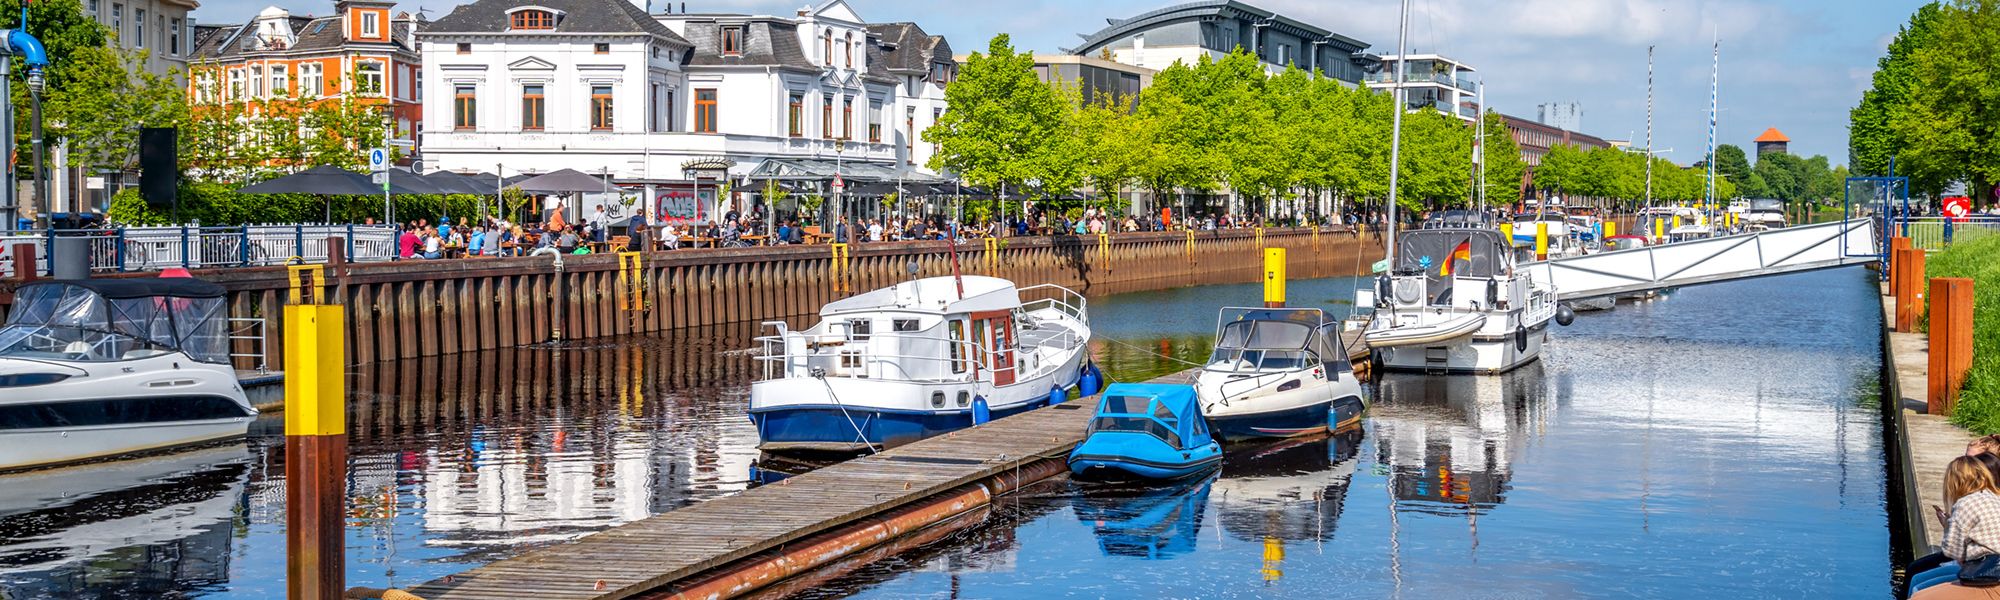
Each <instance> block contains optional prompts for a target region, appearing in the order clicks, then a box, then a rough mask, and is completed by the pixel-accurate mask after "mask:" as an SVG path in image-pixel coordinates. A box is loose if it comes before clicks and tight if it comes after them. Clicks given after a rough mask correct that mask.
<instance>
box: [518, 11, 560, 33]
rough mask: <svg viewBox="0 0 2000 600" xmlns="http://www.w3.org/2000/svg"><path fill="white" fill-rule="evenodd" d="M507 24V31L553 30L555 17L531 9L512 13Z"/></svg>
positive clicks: (550, 13)
mask: <svg viewBox="0 0 2000 600" xmlns="http://www.w3.org/2000/svg"><path fill="white" fill-rule="evenodd" d="M508 23H509V25H508V29H555V28H556V15H555V13H552V12H549V11H546V10H540V9H533V8H531V9H527V10H523V11H519V12H516V13H514V14H513V15H511V16H510V17H509V19H508Z"/></svg>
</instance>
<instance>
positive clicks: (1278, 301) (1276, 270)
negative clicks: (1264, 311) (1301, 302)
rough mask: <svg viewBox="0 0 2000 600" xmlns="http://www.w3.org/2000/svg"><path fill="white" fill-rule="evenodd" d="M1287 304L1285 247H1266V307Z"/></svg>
mask: <svg viewBox="0 0 2000 600" xmlns="http://www.w3.org/2000/svg"><path fill="white" fill-rule="evenodd" d="M1284 306H1285V249H1284V248H1265V249H1264V308H1284Z"/></svg>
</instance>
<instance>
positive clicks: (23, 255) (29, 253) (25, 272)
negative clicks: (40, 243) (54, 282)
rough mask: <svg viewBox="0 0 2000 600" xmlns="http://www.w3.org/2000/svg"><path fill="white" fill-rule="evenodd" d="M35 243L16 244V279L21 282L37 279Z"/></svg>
mask: <svg viewBox="0 0 2000 600" xmlns="http://www.w3.org/2000/svg"><path fill="white" fill-rule="evenodd" d="M35 275H37V273H35V245H34V244H15V245H14V279H17V280H19V281H20V282H21V283H27V282H30V281H34V280H35Z"/></svg>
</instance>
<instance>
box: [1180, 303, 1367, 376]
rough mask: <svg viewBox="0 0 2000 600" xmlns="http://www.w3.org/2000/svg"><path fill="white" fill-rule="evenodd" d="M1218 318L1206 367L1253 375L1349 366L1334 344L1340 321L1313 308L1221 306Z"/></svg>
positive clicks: (1335, 369) (1337, 341) (1332, 370)
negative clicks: (1331, 318) (1213, 346)
mask: <svg viewBox="0 0 2000 600" xmlns="http://www.w3.org/2000/svg"><path fill="white" fill-rule="evenodd" d="M1218 320H1219V321H1220V322H1219V324H1218V325H1217V326H1216V331H1215V350H1214V351H1213V352H1211V353H1210V354H1209V357H1208V364H1207V365H1206V366H1204V367H1203V369H1204V370H1206V371H1210V372H1225V373H1242V374H1245V375H1253V374H1261V373H1283V372H1291V371H1301V370H1305V369H1310V368H1315V367H1324V368H1326V369H1328V372H1329V373H1339V372H1341V371H1346V370H1352V369H1353V368H1354V365H1353V363H1352V362H1351V361H1349V360H1348V358H1347V349H1346V348H1344V347H1342V346H1341V345H1340V327H1339V325H1340V323H1339V322H1337V321H1329V320H1328V319H1327V318H1326V314H1325V313H1323V312H1321V311H1320V310H1319V309H1317V308H1225V309H1222V312H1221V314H1220V316H1219V318H1218Z"/></svg>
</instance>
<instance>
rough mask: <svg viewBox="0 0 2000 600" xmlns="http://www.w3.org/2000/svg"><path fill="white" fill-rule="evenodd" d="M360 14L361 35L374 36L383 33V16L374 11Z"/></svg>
mask: <svg viewBox="0 0 2000 600" xmlns="http://www.w3.org/2000/svg"><path fill="white" fill-rule="evenodd" d="M359 14H360V15H361V37H365V38H372V37H375V36H378V35H382V19H381V17H379V16H376V14H375V13H374V12H372V11H371V12H367V13H359Z"/></svg>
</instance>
